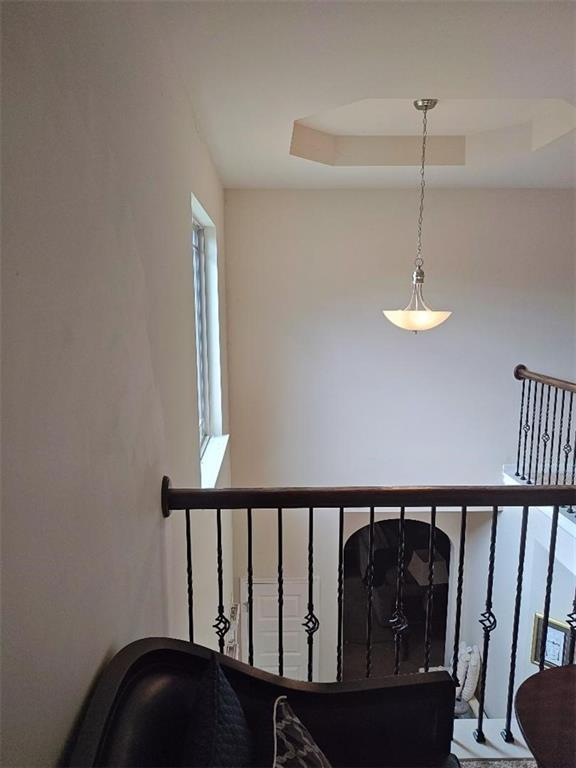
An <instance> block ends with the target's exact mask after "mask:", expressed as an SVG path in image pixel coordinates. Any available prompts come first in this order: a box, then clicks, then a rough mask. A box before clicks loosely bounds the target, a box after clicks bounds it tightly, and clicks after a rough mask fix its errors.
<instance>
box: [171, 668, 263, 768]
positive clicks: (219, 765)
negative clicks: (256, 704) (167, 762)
mask: <svg viewBox="0 0 576 768" xmlns="http://www.w3.org/2000/svg"><path fill="white" fill-rule="evenodd" d="M185 754H186V755H187V760H186V764H187V765H189V766H192V768H244V767H245V766H250V765H252V759H253V744H252V735H251V733H250V730H249V728H248V723H247V722H246V718H245V716H244V710H243V709H242V705H241V704H240V701H239V699H238V696H237V695H236V693H235V691H234V689H233V688H232V686H231V685H230V683H229V682H228V680H227V679H226V676H225V674H224V672H223V671H222V669H221V667H220V665H219V664H218V662H217V661H216V659H215V658H214V656H212V659H211V661H210V665H209V666H208V668H207V669H206V672H205V673H204V674H203V675H202V678H201V681H200V693H199V696H198V699H197V701H196V706H195V718H194V723H193V724H192V730H191V733H190V735H189V738H188V743H187V745H186V749H185Z"/></svg>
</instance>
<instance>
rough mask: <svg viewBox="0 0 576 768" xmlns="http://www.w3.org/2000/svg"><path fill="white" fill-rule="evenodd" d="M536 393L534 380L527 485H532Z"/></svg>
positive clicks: (536, 387)
mask: <svg viewBox="0 0 576 768" xmlns="http://www.w3.org/2000/svg"><path fill="white" fill-rule="evenodd" d="M540 389H542V384H540ZM537 395H538V382H534V400H533V403H532V425H531V427H530V456H529V458H528V480H527V485H532V480H531V477H532V456H533V454H534V433H535V431H536V430H535V429H534V422H535V421H536V400H537Z"/></svg>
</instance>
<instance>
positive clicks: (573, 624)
mask: <svg viewBox="0 0 576 768" xmlns="http://www.w3.org/2000/svg"><path fill="white" fill-rule="evenodd" d="M566 623H567V624H568V626H569V627H570V641H569V644H568V664H574V648H575V647H576V590H575V591H574V600H573V602H572V610H571V611H570V613H569V614H568V617H567V619H566Z"/></svg>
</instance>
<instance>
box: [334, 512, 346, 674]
mask: <svg viewBox="0 0 576 768" xmlns="http://www.w3.org/2000/svg"><path fill="white" fill-rule="evenodd" d="M343 608H344V508H343V507H340V515H339V520H338V636H337V640H336V680H337V681H338V682H341V680H342V641H343V632H344V615H343V614H344V611H343Z"/></svg>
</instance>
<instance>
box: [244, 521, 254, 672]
mask: <svg viewBox="0 0 576 768" xmlns="http://www.w3.org/2000/svg"><path fill="white" fill-rule="evenodd" d="M246 523H247V526H248V574H247V575H248V585H247V586H248V664H250V666H251V667H252V666H254V564H253V543H252V510H251V509H247V510H246Z"/></svg>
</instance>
